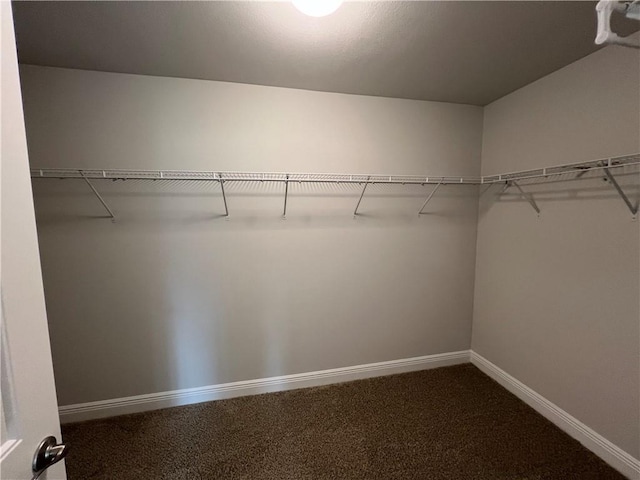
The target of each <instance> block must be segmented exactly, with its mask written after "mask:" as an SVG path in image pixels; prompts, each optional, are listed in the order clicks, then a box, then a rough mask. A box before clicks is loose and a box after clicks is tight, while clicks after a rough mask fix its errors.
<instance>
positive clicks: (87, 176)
mask: <svg viewBox="0 0 640 480" xmlns="http://www.w3.org/2000/svg"><path fill="white" fill-rule="evenodd" d="M638 165H640V153H637V154H632V155H624V156H619V157H611V158H605V159H600V160H592V161H588V162H579V163H568V164H564V165H555V166H551V167H544V168H538V169H532V170H522V171H518V172H509V173H502V174H497V175H487V176H483V177H456V176H419V175H380V174H346V173H284V172H219V171H194V170H126V169H77V168H34V169H32V170H31V178H34V179H35V178H43V179H44V178H54V179H55V178H58V179H65V178H77V179H81V180H84V181H85V182H86V183H87V184H88V186H89V187H90V188H91V190H92V191H93V193H94V194H95V195H96V197H97V198H98V200H99V201H100V203H102V206H103V207H104V208H105V210H106V211H107V212H108V213H109V216H110V217H111V218H115V215H114V213H113V211H112V210H111V208H109V206H108V205H107V203H106V202H105V200H104V198H102V196H101V195H100V193H99V192H98V191H97V189H96V188H95V186H94V185H93V183H91V180H155V181H157V180H164V181H171V180H182V181H184V180H188V181H208V182H218V183H219V184H220V188H221V191H222V198H223V201H224V209H225V216H228V215H229V210H228V206H227V197H226V194H225V188H224V184H225V183H227V182H281V183H284V184H285V193H284V211H283V216H286V213H287V198H288V194H289V183H292V182H293V183H346V184H360V185H363V188H362V192H361V194H360V198H359V199H358V203H357V205H356V208H355V210H354V212H353V214H354V216H355V215H358V208H359V206H360V203H361V202H362V198H363V197H364V194H365V191H366V189H367V186H369V185H373V184H388V185H427V184H434V185H435V187H434V188H433V189H432V190H431V192H430V193H429V195H428V197H427V199H426V200H425V202H424V203H423V205H422V208H421V209H420V210H419V211H418V214H422V213H424V212H423V210H424V208H425V207H426V206H427V204H428V203H429V201H430V200H431V198H432V197H433V195H434V194H435V193H436V191H437V190H438V188H439V187H440V186H441V185H482V184H489V186H490V185H491V184H495V183H503V184H504V185H505V188H504V189H503V192H504V191H505V190H506V189H507V188H509V187H511V186H514V187H516V188H517V189H518V190H519V192H520V193H521V194H522V197H523V198H524V199H525V200H527V201H528V202H529V204H530V205H531V206H532V207H533V209H534V210H535V211H536V213H538V214H539V213H540V209H539V208H538V206H537V204H536V203H535V201H534V199H533V197H532V196H531V195H528V194H526V193H525V192H524V191H523V189H522V187H521V186H520V184H519V182H520V181H522V180H524V181H529V180H538V181H547V180H554V179H555V180H561V181H562V180H567V179H580V178H583V176H585V173H589V172H598V171H602V172H603V173H604V174H605V175H606V177H607V179H608V180H609V181H610V182H611V184H612V185H613V186H614V187H615V189H616V191H617V192H618V194H619V195H620V197H621V198H622V199H623V200H624V202H625V204H626V205H627V207H628V208H629V210H630V211H631V214H632V215H633V217H634V218H635V216H636V214H637V212H638V205H637V204H633V203H632V202H631V201H630V200H629V198H628V197H627V195H626V194H625V193H624V191H623V189H622V188H621V187H620V185H619V184H618V182H617V181H616V179H615V177H614V176H613V174H612V173H611V170H617V171H619V170H620V169H622V170H623V172H624V171H626V170H625V169H626V168H627V167H633V166H638ZM585 178H588V177H585Z"/></svg>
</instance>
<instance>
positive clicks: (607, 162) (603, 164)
mask: <svg viewBox="0 0 640 480" xmlns="http://www.w3.org/2000/svg"><path fill="white" fill-rule="evenodd" d="M634 165H640V153H636V154H633V155H624V156H621V157H611V158H604V159H600V160H591V161H589V162H579V163H567V164H565V165H555V166H552V167H544V168H536V169H533V170H521V171H518V172H509V173H501V174H498V175H486V176H483V177H482V183H506V182H513V181H517V180H530V179H536V178H549V179H552V178H555V177H558V176H568V175H571V174H575V175H580V176H582V175H583V174H584V173H586V172H588V171H598V170H605V169H609V170H611V169H618V168H622V167H631V166H634Z"/></svg>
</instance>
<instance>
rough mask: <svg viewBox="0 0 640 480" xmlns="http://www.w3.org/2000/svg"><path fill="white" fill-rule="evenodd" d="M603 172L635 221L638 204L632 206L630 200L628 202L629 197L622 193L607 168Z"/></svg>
mask: <svg viewBox="0 0 640 480" xmlns="http://www.w3.org/2000/svg"><path fill="white" fill-rule="evenodd" d="M603 170H604V174H605V175H606V176H607V178H608V179H609V182H611V185H613V187H614V188H615V189H616V191H617V192H618V195H620V198H622V200H623V201H624V203H625V204H626V205H627V208H628V209H629V211H630V212H631V216H632V217H633V219H634V220H635V218H636V216H637V215H638V204H637V203H636V204H635V205H633V204H632V203H631V200H629V197H627V194H626V193H624V190H622V187H621V186H620V184H619V183H618V181H617V180H616V179H615V177H614V176H613V175H612V174H611V172H610V171H609V169H608V168H604V169H603Z"/></svg>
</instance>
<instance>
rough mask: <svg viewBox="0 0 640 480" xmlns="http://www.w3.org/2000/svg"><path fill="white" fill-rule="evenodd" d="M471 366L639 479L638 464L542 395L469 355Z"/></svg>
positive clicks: (595, 451) (618, 468)
mask: <svg viewBox="0 0 640 480" xmlns="http://www.w3.org/2000/svg"><path fill="white" fill-rule="evenodd" d="M470 357H471V363H473V364H474V365H475V366H476V367H478V368H479V369H480V370H482V371H483V372H484V373H485V374H487V375H488V376H489V377H491V378H493V379H494V380H495V381H496V382H498V383H499V384H500V385H502V386H503V387H504V388H506V389H507V390H509V391H510V392H511V393H513V394H514V395H516V396H517V397H518V398H520V399H521V400H522V401H524V402H525V403H526V404H528V405H529V406H530V407H532V408H533V409H534V410H536V411H537V412H538V413H540V414H541V415H542V416H543V417H545V418H546V419H547V420H550V421H551V422H552V423H554V424H555V425H557V426H558V427H560V428H561V429H562V430H564V431H565V432H566V433H568V434H569V435H571V436H572V437H573V438H575V439H576V440H578V441H579V442H580V443H582V445H584V446H585V447H586V448H588V449H589V450H591V451H592V452H593V453H595V454H596V455H598V456H599V457H600V458H602V459H603V460H604V461H605V462H607V463H608V464H609V465H611V466H612V467H613V468H615V469H616V470H618V471H620V472H621V473H622V474H624V475H626V476H627V477H629V478H631V479H633V480H637V479H640V460H638V459H637V458H634V457H632V456H631V455H629V454H628V453H627V452H625V451H624V450H622V449H621V448H619V447H618V446H616V445H614V444H613V443H611V442H610V441H609V440H607V439H606V438H604V437H603V436H602V435H600V434H598V433H597V432H595V431H594V430H592V429H591V428H589V427H587V426H586V425H585V424H584V423H582V422H581V421H579V420H578V419H576V418H575V417H573V416H571V415H569V414H568V413H567V412H565V411H564V410H563V409H561V408H560V407H558V406H557V405H555V404H554V403H552V402H550V401H549V400H547V399H546V398H544V397H543V396H542V395H540V394H538V393H537V392H535V391H533V390H532V389H530V388H529V387H527V386H526V385H525V384H524V383H522V382H520V381H519V380H516V379H515V378H513V377H512V376H511V375H509V374H508V373H507V372H505V371H504V370H502V369H501V368H500V367H498V366H496V365H494V364H493V363H491V362H490V361H489V360H487V359H486V358H484V357H483V356H481V355H479V354H477V353H476V352H474V351H471V354H470Z"/></svg>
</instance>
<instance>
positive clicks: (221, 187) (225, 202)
mask: <svg viewBox="0 0 640 480" xmlns="http://www.w3.org/2000/svg"><path fill="white" fill-rule="evenodd" d="M218 178H219V180H218V181H219V182H220V190H222V201H223V202H224V216H225V217H228V216H229V209H228V208H227V196H226V194H225V193H224V179H223V178H222V175H221V174H218Z"/></svg>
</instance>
